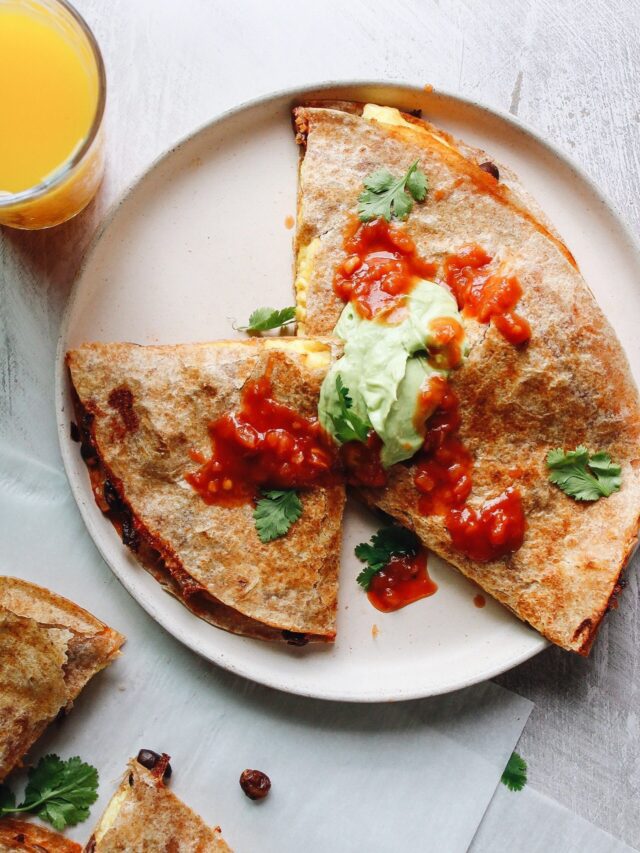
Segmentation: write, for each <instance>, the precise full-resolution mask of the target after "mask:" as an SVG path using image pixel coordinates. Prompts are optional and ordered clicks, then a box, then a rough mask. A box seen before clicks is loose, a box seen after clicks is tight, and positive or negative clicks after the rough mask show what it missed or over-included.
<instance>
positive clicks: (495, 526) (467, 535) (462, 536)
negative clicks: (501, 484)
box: [446, 488, 525, 563]
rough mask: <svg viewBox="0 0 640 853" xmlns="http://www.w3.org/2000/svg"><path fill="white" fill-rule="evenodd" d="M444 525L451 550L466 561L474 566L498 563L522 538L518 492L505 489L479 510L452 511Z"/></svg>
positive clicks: (513, 549)
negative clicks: (466, 559) (473, 561)
mask: <svg viewBox="0 0 640 853" xmlns="http://www.w3.org/2000/svg"><path fill="white" fill-rule="evenodd" d="M446 523H447V529H448V531H449V533H450V534H451V541H452V542H453V544H454V547H455V548H457V550H458V551H460V552H461V553H462V554H464V555H465V556H467V557H469V559H471V560H475V561H476V562H478V563H484V562H486V561H487V560H498V559H499V558H500V557H505V556H506V555H507V554H510V553H511V552H512V551H517V550H518V548H519V547H520V546H521V545H522V541H523V539H524V530H525V520H524V511H523V509H522V501H521V499H520V493H519V492H518V490H517V489H514V488H508V489H507V490H506V491H504V492H503V493H502V494H501V495H498V497H496V498H492V499H491V500H488V501H485V502H484V503H483V504H482V506H481V507H480V509H479V510H476V509H472V508H471V507H467V506H465V507H462V509H452V510H451V511H450V512H449V513H448V515H447V520H446Z"/></svg>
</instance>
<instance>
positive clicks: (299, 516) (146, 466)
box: [67, 338, 344, 645]
mask: <svg viewBox="0 0 640 853" xmlns="http://www.w3.org/2000/svg"><path fill="white" fill-rule="evenodd" d="M336 352H337V349H336V346H335V344H334V343H332V342H323V341H312V340H304V341H303V340H300V339H294V338H290V339H278V338H270V339H264V340H261V339H251V340H247V341H220V342H215V343H203V344H186V345H180V346H137V345H134V344H87V345H84V346H82V347H80V348H78V349H76V350H73V351H71V352H70V353H68V356H67V362H68V365H69V369H70V373H71V380H72V383H73V387H74V389H75V393H76V395H77V405H78V420H79V423H80V425H81V431H82V453H83V456H84V458H85V459H86V460H87V463H88V465H89V470H90V475H91V479H92V483H93V490H94V494H95V495H96V500H97V501H98V504H99V505H100V506H101V508H102V509H103V511H105V512H107V513H108V514H109V515H110V517H111V519H112V520H113V521H114V523H115V524H116V525H117V526H118V528H119V529H120V531H121V533H122V537H123V541H124V542H125V543H126V544H128V545H129V546H130V547H131V548H132V549H133V550H134V551H136V553H137V556H138V558H139V559H140V561H141V562H142V564H143V565H144V566H145V568H146V569H147V570H148V571H150V572H151V573H152V574H153V575H154V576H155V577H156V578H157V579H158V580H159V581H160V583H162V584H163V586H164V587H165V588H166V589H167V590H168V591H169V592H171V593H172V594H173V595H175V596H176V597H178V598H179V599H180V600H181V601H182V602H183V603H184V604H186V606H187V607H189V609H191V610H192V611H193V612H194V613H195V614H197V615H198V616H200V617H201V618H203V619H205V620H207V621H209V622H211V623H212V624H214V625H217V626H218V627H220V628H224V629H225V630H228V631H231V632H233V633H237V634H243V635H245V636H249V637H256V638H260V639H272V640H281V641H282V640H284V641H286V642H289V643H291V644H293V645H296V644H300V645H301V644H304V643H305V642H306V641H308V640H323V641H332V640H333V639H334V637H335V619H336V594H337V583H338V565H339V552H340V536H341V528H340V525H341V519H342V510H343V505H344V487H343V485H342V484H341V482H340V481H339V479H338V478H336V477H335V476H333V475H332V473H331V471H330V470H329V468H330V459H329V457H330V455H331V453H332V450H331V448H330V447H324V446H323V443H324V439H323V437H322V435H321V430H320V428H319V425H318V423H317V419H316V414H317V401H318V393H319V389H320V384H321V382H322V379H323V377H324V375H325V373H326V371H327V368H328V366H329V365H330V363H331V360H332V359H333V358H334V355H335V353H336ZM325 463H326V464H325ZM325 474H326V476H325Z"/></svg>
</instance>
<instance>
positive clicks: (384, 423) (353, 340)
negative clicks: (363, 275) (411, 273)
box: [318, 280, 467, 468]
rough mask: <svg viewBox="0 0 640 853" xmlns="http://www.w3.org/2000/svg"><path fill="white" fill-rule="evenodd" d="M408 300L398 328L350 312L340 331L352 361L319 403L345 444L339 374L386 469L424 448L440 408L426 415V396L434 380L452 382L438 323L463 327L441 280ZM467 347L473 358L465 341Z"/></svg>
mask: <svg viewBox="0 0 640 853" xmlns="http://www.w3.org/2000/svg"><path fill="white" fill-rule="evenodd" d="M406 300H407V301H406V311H404V312H402V315H401V319H400V321H399V322H397V323H390V322H388V320H385V319H377V318H375V317H374V318H373V319H372V320H368V319H366V318H364V317H362V316H361V315H360V314H359V313H358V311H357V310H356V309H355V307H354V306H353V304H351V303H349V304H347V305H346V306H345V308H344V310H343V311H342V314H341V315H340V319H339V320H338V323H337V325H336V327H335V330H334V333H335V334H336V335H337V336H338V337H340V338H342V340H343V341H344V342H345V347H344V355H343V356H342V357H341V358H340V359H338V361H336V362H335V363H334V364H333V365H332V367H331V368H330V370H329V372H328V373H327V376H326V377H325V379H324V382H323V384H322V389H321V392H320V401H319V404H318V417H319V419H320V423H321V424H322V426H323V427H324V429H325V430H327V432H329V433H330V434H331V435H332V436H333V437H334V438H335V439H336V440H339V439H338V438H337V436H336V432H335V428H334V421H333V418H337V417H339V415H340V413H341V411H342V406H341V401H340V397H339V393H338V390H337V387H336V379H337V377H338V376H339V377H340V378H341V380H342V384H343V386H344V387H345V388H346V389H348V394H349V397H351V400H352V409H351V410H352V411H353V412H354V413H355V414H356V415H358V417H360V418H362V419H363V420H365V421H368V422H369V423H370V424H371V426H372V427H373V429H374V430H375V432H376V433H377V434H378V436H379V437H380V439H381V441H382V449H381V453H380V458H381V461H382V464H383V466H384V467H385V468H387V467H389V466H390V465H393V464H394V463H395V462H401V461H402V460H403V459H409V458H410V457H411V456H413V454H414V453H416V451H417V450H418V449H419V448H420V447H421V446H422V443H423V441H424V437H425V433H426V425H425V420H426V419H427V418H428V417H430V415H431V414H433V409H432V410H431V411H429V410H428V409H427V410H425V409H424V408H422V409H421V410H419V406H420V396H421V391H422V390H424V389H426V388H427V387H428V383H429V380H430V379H431V378H432V377H434V376H441V377H443V378H445V379H446V378H447V376H448V375H449V373H450V372H451V371H450V368H449V366H448V363H447V358H446V355H445V353H443V352H439V347H438V345H437V342H436V340H435V337H434V331H433V323H434V321H436V320H439V319H440V318H442V319H446V318H451V319H454V320H456V321H457V322H458V323H460V324H461V318H460V313H459V311H458V306H457V303H456V300H455V298H454V297H453V296H452V295H451V293H449V291H448V290H446V289H445V288H444V287H442V286H441V285H439V284H436V283H435V282H432V281H424V280H419V281H418V282H416V284H415V286H414V287H413V288H412V290H411V291H410V293H408V294H407V297H406ZM436 325H437V324H436ZM461 325H462V324H461ZM461 349H462V354H463V355H466V352H467V346H466V342H465V341H464V340H463V341H462V344H461Z"/></svg>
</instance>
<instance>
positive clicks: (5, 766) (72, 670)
mask: <svg viewBox="0 0 640 853" xmlns="http://www.w3.org/2000/svg"><path fill="white" fill-rule="evenodd" d="M123 642H124V637H123V636H122V635H121V634H119V633H118V632H117V631H114V630H113V629H112V628H109V627H108V626H107V625H105V624H104V623H103V622H101V621H100V620H99V619H96V617H95V616H92V615H91V614H90V613H88V612H87V611H86V610H83V609H82V608H80V607H78V606H77V605H76V604H73V602H71V601H68V600H67V599H66V598H62V596H59V595H55V594H54V593H52V592H49V590H46V589H44V588H42V587H40V586H36V584H32V583H27V582H26V581H22V580H19V579H17V578H8V577H0V648H1V649H2V654H0V781H2V780H3V779H4V778H5V777H6V776H7V774H8V773H9V772H10V771H11V770H12V769H13V768H14V767H16V766H17V765H18V764H19V763H20V760H21V759H22V756H23V755H24V754H25V753H26V752H27V750H28V749H29V748H30V747H31V745H32V744H33V743H34V742H35V741H36V740H37V738H39V737H40V735H41V734H42V733H43V732H44V730H45V728H46V727H47V726H48V725H49V723H50V722H51V721H52V720H54V719H55V717H56V716H57V715H58V713H59V712H60V711H68V710H69V709H70V708H71V706H72V704H73V700H74V699H75V698H76V697H77V696H78V694H79V693H80V691H81V690H82V688H83V687H84V686H85V684H86V683H87V682H88V681H89V679H91V678H92V677H93V676H94V675H95V674H96V673H97V672H99V671H100V670H101V669H104V667H105V666H107V665H108V664H110V663H111V661H113V660H114V659H115V658H116V657H117V656H118V655H119V653H120V652H119V649H120V646H121V645H122V644H123Z"/></svg>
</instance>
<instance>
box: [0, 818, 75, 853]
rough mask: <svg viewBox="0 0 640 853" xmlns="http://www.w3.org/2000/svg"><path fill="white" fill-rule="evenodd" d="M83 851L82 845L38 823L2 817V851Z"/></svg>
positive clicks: (0, 837)
mask: <svg viewBox="0 0 640 853" xmlns="http://www.w3.org/2000/svg"><path fill="white" fill-rule="evenodd" d="M13 851H21V853H82V845H80V844H78V843H77V842H76V841H71V839H70V838H65V837H64V835H59V834H58V833H57V832H52V831H51V830H50V829H45V827H43V826H39V825H38V824H37V823H27V821H25V820H14V819H13V818H8V817H6V818H2V820H0V853H13Z"/></svg>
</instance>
